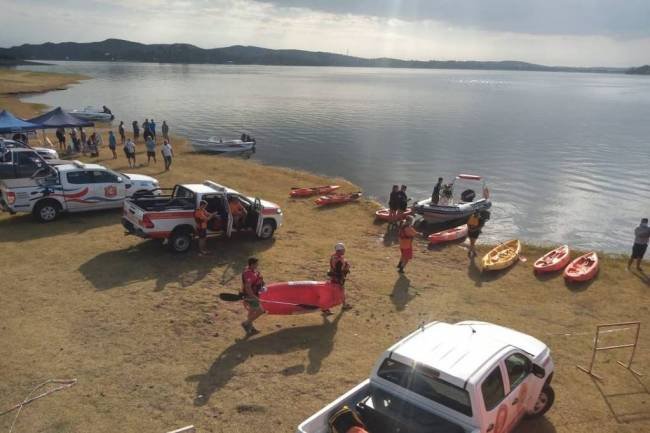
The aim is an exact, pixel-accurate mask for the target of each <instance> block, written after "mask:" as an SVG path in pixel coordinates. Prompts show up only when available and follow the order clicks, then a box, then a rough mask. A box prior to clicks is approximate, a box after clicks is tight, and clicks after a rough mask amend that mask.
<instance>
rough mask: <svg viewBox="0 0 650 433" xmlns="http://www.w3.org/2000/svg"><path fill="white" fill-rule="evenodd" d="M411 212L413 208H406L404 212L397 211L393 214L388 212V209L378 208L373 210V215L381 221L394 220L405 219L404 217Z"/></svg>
mask: <svg viewBox="0 0 650 433" xmlns="http://www.w3.org/2000/svg"><path fill="white" fill-rule="evenodd" d="M412 213H413V209H406V212H397V213H396V214H394V215H391V214H390V211H389V210H388V209H385V208H384V209H379V210H378V211H377V212H375V217H376V218H377V219H378V220H381V221H388V222H395V221H402V220H405V219H406V217H408V216H410V215H411V214H412Z"/></svg>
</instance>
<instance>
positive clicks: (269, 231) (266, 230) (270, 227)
mask: <svg viewBox="0 0 650 433" xmlns="http://www.w3.org/2000/svg"><path fill="white" fill-rule="evenodd" d="M273 233H275V221H273V220H264V222H263V223H262V229H261V230H260V234H259V236H258V237H259V238H260V239H271V238H272V237H273Z"/></svg>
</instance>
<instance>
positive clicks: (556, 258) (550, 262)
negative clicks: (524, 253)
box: [533, 245, 571, 274]
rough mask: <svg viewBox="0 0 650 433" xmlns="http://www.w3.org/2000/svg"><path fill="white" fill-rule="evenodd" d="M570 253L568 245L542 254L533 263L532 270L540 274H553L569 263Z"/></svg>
mask: <svg viewBox="0 0 650 433" xmlns="http://www.w3.org/2000/svg"><path fill="white" fill-rule="evenodd" d="M570 253H571V251H570V250H569V246H568V245H562V246H559V247H557V248H556V249H554V250H553V251H549V252H548V253H546V254H544V255H543V256H542V257H540V258H539V259H537V260H536V261H535V264H534V265H533V269H534V271H535V272H537V273H539V274H541V273H545V272H555V271H559V270H561V269H564V267H565V266H566V265H567V264H568V263H569V262H570V261H571V254H570Z"/></svg>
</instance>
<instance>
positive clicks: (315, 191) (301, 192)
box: [289, 185, 340, 198]
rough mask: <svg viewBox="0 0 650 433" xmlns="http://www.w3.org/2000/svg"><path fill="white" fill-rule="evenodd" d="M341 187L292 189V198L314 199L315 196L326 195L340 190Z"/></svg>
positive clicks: (327, 186) (326, 186) (290, 194)
mask: <svg viewBox="0 0 650 433" xmlns="http://www.w3.org/2000/svg"><path fill="white" fill-rule="evenodd" d="M339 188H340V186H339V185H325V186H312V187H306V188H299V187H296V188H291V192H290V193H289V196H290V197H294V198H297V197H312V196H314V195H325V194H329V193H331V192H332V191H335V190H337V189H339Z"/></svg>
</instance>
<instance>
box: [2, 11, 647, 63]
mask: <svg viewBox="0 0 650 433" xmlns="http://www.w3.org/2000/svg"><path fill="white" fill-rule="evenodd" d="M0 29H1V31H0V46H2V47H9V46H13V45H20V44H23V43H43V42H48V41H51V42H65V41H73V42H93V41H100V40H104V39H107V38H120V39H128V40H132V41H136V42H142V43H175V42H179V43H190V44H194V45H197V46H199V47H202V48H216V47H223V46H229V45H255V46H261V47H266V48H296V49H304V50H312V51H329V52H335V53H341V54H346V53H348V54H350V55H353V56H359V57H372V58H374V57H394V58H400V59H415V60H431V59H434V60H521V61H527V62H533V63H540V64H546V65H566V66H620V67H625V66H635V65H641V64H648V63H650V0H356V1H355V0H137V1H132V0H0Z"/></svg>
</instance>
